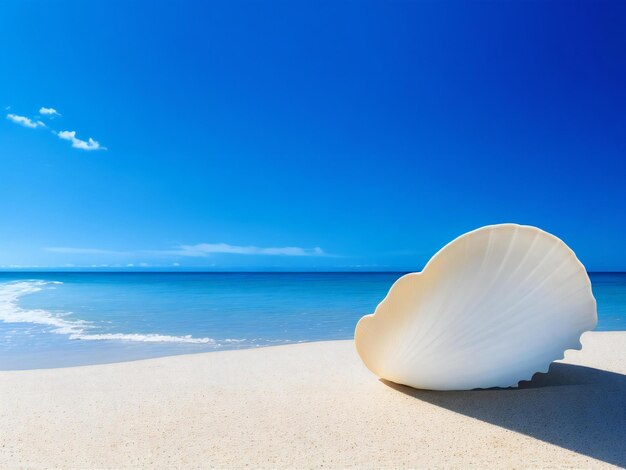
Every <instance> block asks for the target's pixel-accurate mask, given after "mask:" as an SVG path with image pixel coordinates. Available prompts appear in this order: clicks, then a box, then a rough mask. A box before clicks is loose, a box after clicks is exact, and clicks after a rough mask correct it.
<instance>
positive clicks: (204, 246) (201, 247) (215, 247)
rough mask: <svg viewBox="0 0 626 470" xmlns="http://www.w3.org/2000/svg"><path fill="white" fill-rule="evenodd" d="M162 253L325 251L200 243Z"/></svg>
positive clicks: (319, 253)
mask: <svg viewBox="0 0 626 470" xmlns="http://www.w3.org/2000/svg"><path fill="white" fill-rule="evenodd" d="M162 253H168V254H171V255H177V256H185V257H196V258H202V257H206V256H210V255H212V254H234V255H269V256H324V255H325V253H324V250H322V249H321V248H320V247H315V248H301V247H299V246H285V247H269V248H261V247H258V246H239V245H229V244H228V243H199V244H197V245H180V246H179V247H178V248H176V249H174V250H167V251H164V252H162Z"/></svg>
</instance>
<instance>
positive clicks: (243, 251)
mask: <svg viewBox="0 0 626 470" xmlns="http://www.w3.org/2000/svg"><path fill="white" fill-rule="evenodd" d="M45 250H46V251H50V252H53V253H63V254H68V255H117V256H120V255H121V256H145V255H157V256H179V257H188V258H206V257H207V256H210V255H213V254H231V255H264V256H330V255H328V254H326V253H325V252H324V250H322V249H321V248H319V247H315V248H300V247H298V246H285V247H270V248H261V247H258V246H238V245H229V244H228V243H199V244H197V245H180V246H178V247H176V248H174V249H171V250H137V251H116V250H103V249H100V248H74V247H49V248H46V249H45ZM174 265H175V266H177V265H178V263H174ZM138 266H142V264H141V263H138Z"/></svg>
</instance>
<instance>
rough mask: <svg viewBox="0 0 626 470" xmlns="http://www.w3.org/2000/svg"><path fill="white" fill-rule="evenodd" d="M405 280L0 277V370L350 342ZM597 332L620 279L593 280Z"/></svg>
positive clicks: (623, 286) (615, 311) (625, 318)
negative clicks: (364, 320)
mask: <svg viewBox="0 0 626 470" xmlns="http://www.w3.org/2000/svg"><path fill="white" fill-rule="evenodd" d="M402 274H403V273H148V272H142V273H129V272H127V273H96V272H86V273H70V272H66V273H50V272H45V273H44V272H40V273H24V272H21V273H9V272H2V273H0V370H12V369H33V368H47V367H64V366H77V365H86V364H98V363H107V362H117V361H126V360H135V359H144V358H150V357H159V356H165V355H173V354H187V353H197V352H206V351H216V350H225V349H242V348H257V347H263V346H272V345H279V344H288V343H298V342H307V341H323V340H336V339H350V338H352V337H353V333H354V327H355V325H356V322H357V321H358V319H359V318H360V317H361V316H362V315H364V314H367V313H371V312H373V311H374V309H375V308H376V305H377V304H378V303H379V302H380V301H381V300H382V299H383V298H384V296H385V295H386V293H387V291H388V290H389V287H391V285H392V284H393V282H394V281H395V280H396V279H397V278H398V277H400V276H401V275H402ZM590 278H591V281H592V286H593V292H594V295H595V297H596V300H597V303H598V326H597V330H599V331H611V330H626V273H592V274H590Z"/></svg>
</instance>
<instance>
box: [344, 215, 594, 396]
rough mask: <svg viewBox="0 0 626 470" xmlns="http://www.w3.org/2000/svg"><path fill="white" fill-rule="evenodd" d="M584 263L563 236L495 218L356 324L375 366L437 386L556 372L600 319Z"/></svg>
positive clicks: (397, 286)
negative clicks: (552, 365) (555, 367)
mask: <svg viewBox="0 0 626 470" xmlns="http://www.w3.org/2000/svg"><path fill="white" fill-rule="evenodd" d="M596 323H597V314H596V301H595V299H594V297H593V294H592V293H591V282H590V281H589V277H588V276H587V272H586V271H585V268H584V266H583V265H582V264H581V263H580V261H578V259H577V258H576V255H575V254H574V252H573V251H572V250H571V249H570V248H569V247H568V246H567V245H566V244H565V243H563V242H562V241H561V240H559V239H558V238H557V237H555V236H553V235H550V234H549V233H546V232H544V231H542V230H540V229H538V228H535V227H529V226H524V225H516V224H502V225H491V226H487V227H482V228H479V229H478V230H474V231H472V232H469V233H466V234H465V235H462V236H460V237H459V238H457V239H456V240H454V241H452V242H450V243H449V244H448V245H446V246H445V247H443V248H442V249H441V250H440V251H439V252H438V253H437V254H436V255H435V256H433V257H432V259H431V260H430V261H429V262H428V264H427V265H426V267H425V268H424V270H423V271H422V272H421V273H411V274H407V275H405V276H402V277H401V278H400V279H398V280H397V281H396V282H395V283H394V285H393V286H392V287H391V289H390V290H389V293H388V294H387V297H385V299H384V300H383V301H382V302H381V303H380V304H379V305H378V307H377V308H376V312H375V313H374V314H373V315H366V316H364V317H363V318H361V320H360V321H359V323H358V324H357V326H356V331H355V338H354V339H355V343H356V348H357V351H358V353H359V355H360V356H361V359H362V360H363V362H364V363H365V365H366V366H367V367H368V368H369V369H370V370H371V371H372V372H373V373H374V374H376V375H378V376H379V377H382V378H384V379H386V380H390V381H392V382H396V383H399V384H404V385H409V386H411V387H415V388H423V389H431V390H467V389H473V388H490V387H509V386H516V385H517V383H518V382H519V381H520V380H527V379H530V378H531V377H532V375H533V374H534V373H535V372H540V371H543V372H546V371H547V369H548V367H549V365H550V363H551V362H552V361H554V360H556V359H561V358H563V353H564V351H565V350H566V349H580V347H581V344H580V335H581V334H582V333H583V332H585V331H587V330H591V329H593V328H594V327H595V326H596Z"/></svg>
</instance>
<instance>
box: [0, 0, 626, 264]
mask: <svg viewBox="0 0 626 470" xmlns="http://www.w3.org/2000/svg"><path fill="white" fill-rule="evenodd" d="M0 43H1V44H2V47H1V48H0V106H2V112H3V113H4V114H5V115H4V116H2V119H1V120H0V178H1V181H0V217H1V218H0V265H2V266H4V267H5V268H6V267H10V266H13V265H20V266H40V267H54V266H57V267H64V266H70V265H72V266H91V265H109V266H122V267H127V265H133V266H128V268H137V267H139V266H140V264H141V263H143V265H149V267H155V266H165V267H173V268H174V269H194V268H196V269H197V268H209V269H217V270H221V269H361V270H369V269H383V270H386V269H387V270H393V269H401V270H404V269H419V268H421V267H422V266H423V265H424V263H425V262H426V261H427V260H428V259H429V258H430V256H431V255H432V254H434V253H435V252H436V251H437V250H438V249H439V248H440V247H441V246H443V245H444V244H445V243H447V242H448V241H450V240H451V239H453V238H454V237H456V236H458V235H460V234H462V233H464V232H466V231H468V230H471V229H475V228H477V227H480V226H482V225H486V224H493V223H501V222H517V223H523V224H531V225H536V226H539V227H541V228H543V229H545V230H547V231H549V232H552V233H554V234H555V235H557V236H559V237H560V238H562V239H563V240H564V241H565V242H566V243H568V244H569V245H570V246H571V247H572V248H573V249H574V250H575V251H576V253H577V254H578V256H579V258H580V259H581V261H583V263H584V264H585V265H586V266H587V268H588V269H590V270H626V184H625V183H626V2H623V1H616V2H591V1H589V2H556V1H555V2H526V1H524V2H480V3H478V2H476V3H471V2H470V3H466V2H463V3H447V2H417V1H416V2H373V3H372V2H364V1H354V2H334V1H333V2H313V1H311V2H277V1H271V2H236V1H224V2H205V1H187V2H153V1H147V0H146V1H139V0H137V1H129V2H127V1H110V0H109V1H93V0H92V1H88V2H86V1H61V0H59V1H54V2H49V1H43V0H42V1H18V0H16V1H3V2H2V3H1V4H0ZM42 107H44V108H53V109H54V110H56V112H57V113H60V114H61V116H58V115H56V114H54V113H53V112H52V111H50V110H48V111H47V114H46V110H41V111H40V108H42ZM23 118H26V119H27V120H24V119H23ZM39 121H41V123H38V122H39ZM72 131H74V132H75V134H72V133H71V132H72ZM89 138H92V139H93V140H92V141H89ZM98 147H99V148H98ZM103 147H106V149H104V148H103Z"/></svg>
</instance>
